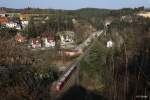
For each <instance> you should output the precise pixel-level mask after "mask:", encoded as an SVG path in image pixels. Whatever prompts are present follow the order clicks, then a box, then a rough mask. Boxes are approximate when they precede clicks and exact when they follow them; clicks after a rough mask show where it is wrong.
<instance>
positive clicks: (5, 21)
mask: <svg viewBox="0 0 150 100" xmlns="http://www.w3.org/2000/svg"><path fill="white" fill-rule="evenodd" d="M6 23H8V19H7V18H0V25H5V24H6Z"/></svg>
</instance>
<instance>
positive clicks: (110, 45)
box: [106, 40, 113, 48]
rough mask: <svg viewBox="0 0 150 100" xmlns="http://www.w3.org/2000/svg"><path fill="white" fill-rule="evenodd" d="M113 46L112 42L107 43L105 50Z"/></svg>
mask: <svg viewBox="0 0 150 100" xmlns="http://www.w3.org/2000/svg"><path fill="white" fill-rule="evenodd" d="M112 46H113V42H112V41H111V40H109V41H107V46H106V47H107V48H111V47H112Z"/></svg>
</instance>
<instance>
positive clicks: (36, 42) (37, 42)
mask: <svg viewBox="0 0 150 100" xmlns="http://www.w3.org/2000/svg"><path fill="white" fill-rule="evenodd" d="M32 42H33V44H39V43H41V39H40V38H33V39H32Z"/></svg>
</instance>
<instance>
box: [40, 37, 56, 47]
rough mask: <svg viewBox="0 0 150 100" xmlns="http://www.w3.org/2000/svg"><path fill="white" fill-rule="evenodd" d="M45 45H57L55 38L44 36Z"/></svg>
mask: <svg viewBox="0 0 150 100" xmlns="http://www.w3.org/2000/svg"><path fill="white" fill-rule="evenodd" d="M43 42H44V46H45V47H55V40H54V38H53V37H47V38H43Z"/></svg>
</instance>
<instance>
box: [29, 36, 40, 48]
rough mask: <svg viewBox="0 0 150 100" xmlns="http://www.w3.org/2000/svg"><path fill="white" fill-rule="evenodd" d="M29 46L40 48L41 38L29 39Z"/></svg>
mask: <svg viewBox="0 0 150 100" xmlns="http://www.w3.org/2000/svg"><path fill="white" fill-rule="evenodd" d="M31 47H32V48H41V47H42V45H41V39H40V38H39V37H38V38H33V39H32V40H31Z"/></svg>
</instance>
